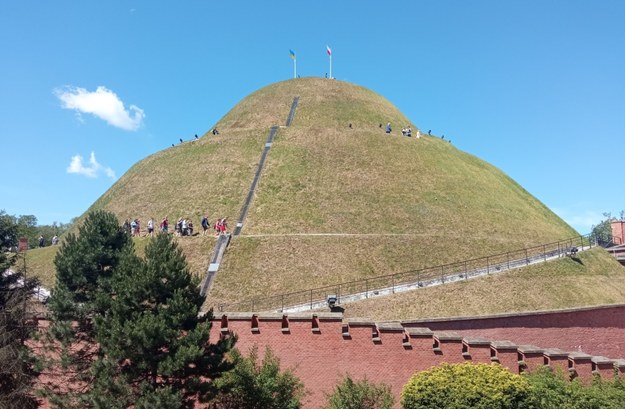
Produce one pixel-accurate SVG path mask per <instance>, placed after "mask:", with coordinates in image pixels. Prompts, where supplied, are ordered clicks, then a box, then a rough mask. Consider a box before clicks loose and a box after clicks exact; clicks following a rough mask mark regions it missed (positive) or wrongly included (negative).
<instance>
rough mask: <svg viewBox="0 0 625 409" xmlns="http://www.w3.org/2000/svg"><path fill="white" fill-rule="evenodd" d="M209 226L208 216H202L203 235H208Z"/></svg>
mask: <svg viewBox="0 0 625 409" xmlns="http://www.w3.org/2000/svg"><path fill="white" fill-rule="evenodd" d="M209 227H210V224H209V223H208V217H207V216H206V215H204V217H202V236H206V231H207V230H208V228H209Z"/></svg>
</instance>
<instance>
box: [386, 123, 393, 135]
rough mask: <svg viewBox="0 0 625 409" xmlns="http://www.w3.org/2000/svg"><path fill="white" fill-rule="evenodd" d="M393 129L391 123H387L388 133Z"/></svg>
mask: <svg viewBox="0 0 625 409" xmlns="http://www.w3.org/2000/svg"><path fill="white" fill-rule="evenodd" d="M391 131H392V129H391V123H390V122H389V123H387V124H386V133H391Z"/></svg>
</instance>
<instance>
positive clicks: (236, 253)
mask: <svg viewBox="0 0 625 409" xmlns="http://www.w3.org/2000/svg"><path fill="white" fill-rule="evenodd" d="M294 96H300V103H299V106H298V109H297V112H296V114H295V119H294V122H293V124H292V126H291V127H289V128H281V129H280V130H279V132H278V135H277V137H276V140H275V142H274V144H273V146H272V148H271V152H270V154H269V157H268V160H267V163H266V168H265V172H264V173H263V175H262V178H261V180H260V184H259V186H258V190H257V194H256V197H255V198H254V201H253V203H252V206H251V208H250V211H249V214H248V219H247V220H246V224H245V227H244V229H243V232H242V236H241V237H240V238H237V239H235V240H233V242H232V244H231V246H230V248H229V250H228V252H227V253H226V256H225V259H224V261H223V263H222V265H221V268H220V271H219V274H218V276H217V279H216V281H215V284H214V287H213V290H212V291H211V293H210V298H211V300H210V302H215V303H216V302H234V301H237V300H242V299H247V298H250V297H252V296H257V295H260V294H264V295H269V294H275V293H281V292H287V291H295V290H302V289H307V288H310V287H314V286H320V285H325V284H333V283H336V282H344V281H351V280H354V279H357V278H360V277H371V276H376V275H382V274H388V273H392V272H399V271H404V270H408V269H418V268H423V267H426V266H432V265H438V264H442V263H448V262H454V261H460V260H464V259H468V258H476V257H480V256H486V255H490V254H494V253H501V252H505V251H508V250H512V249H515V250H516V249H519V248H522V247H526V246H531V245H535V244H537V243H542V242H550V241H555V240H558V239H563V238H567V237H570V236H573V235H575V232H574V231H573V230H572V229H571V228H570V227H569V226H568V225H566V224H565V223H564V222H563V221H562V220H561V219H559V218H558V217H557V216H556V215H555V214H553V213H552V212H551V211H550V210H549V209H547V208H546V207H545V206H544V205H543V204H542V203H540V202H539V201H538V200H536V199H535V198H534V197H532V196H531V195H530V194H529V193H527V192H526V191H525V190H524V189H523V188H522V187H521V186H519V185H518V184H517V183H516V182H514V181H513V180H512V179H510V178H509V177H508V176H506V175H505V174H504V173H502V172H501V171H500V170H498V169H497V168H495V167H493V166H491V165H489V164H487V163H485V162H484V161H482V160H480V159H478V158H476V157H474V156H472V155H469V154H467V153H464V152H462V151H460V150H458V149H456V148H455V147H454V146H453V145H452V144H450V143H448V142H447V141H444V140H441V139H440V138H437V137H430V136H424V137H422V138H421V139H419V140H417V139H416V138H415V137H413V138H406V137H402V136H401V132H400V131H399V130H400V129H401V128H402V127H403V126H408V125H411V126H412V129H413V135H414V134H416V132H417V129H418V126H417V125H415V123H412V122H411V121H409V119H408V118H406V117H405V116H404V115H403V114H402V113H401V112H400V111H399V110H397V109H396V108H395V107H394V106H393V105H392V104H391V103H390V102H389V101H387V100H385V99H384V98H382V97H381V96H379V95H377V94H376V93H374V92H373V91H370V90H367V89H365V88H362V87H359V86H355V85H352V84H348V83H345V82H341V81H335V80H326V79H320V78H302V79H295V80H289V81H284V82H280V83H276V84H273V85H270V86H268V87H265V88H263V89H261V90H259V91H257V92H255V93H253V94H251V95H250V96H248V97H247V98H245V99H244V100H243V101H241V102H240V103H239V104H238V105H237V106H235V107H234V108H233V109H232V110H231V111H230V112H229V113H228V114H226V115H225V116H224V117H223V118H222V119H221V120H220V121H219V122H218V123H217V125H216V126H217V128H218V129H219V130H220V132H221V133H220V135H218V136H213V135H212V134H206V135H204V136H203V137H202V138H200V139H199V140H197V141H192V142H187V143H184V144H180V145H177V146H175V147H172V148H169V149H166V150H164V151H161V152H158V153H156V154H154V155H151V156H149V157H147V158H145V159H144V160H142V161H140V162H138V163H137V164H136V165H135V166H133V167H132V168H131V169H130V170H129V171H128V172H127V173H126V174H125V175H124V176H123V177H122V178H120V180H119V181H118V182H117V183H115V184H114V185H113V186H112V187H111V188H110V189H109V190H108V191H107V192H106V193H105V194H104V195H103V196H102V197H101V198H100V199H98V200H97V201H96V202H95V203H94V204H93V206H92V207H91V208H90V209H89V210H94V209H107V210H110V211H113V212H114V213H115V214H116V215H117V216H118V218H119V219H120V220H124V219H125V218H136V217H138V218H140V219H141V220H142V223H143V226H145V223H146V221H147V219H148V218H150V217H153V218H154V219H155V220H156V221H157V223H158V222H159V221H160V219H161V218H162V217H164V216H169V219H170V221H171V222H172V223H173V222H174V220H175V219H177V218H178V217H191V218H192V220H193V221H194V222H195V225H196V227H198V228H199V220H200V217H201V215H202V214H203V213H208V215H209V217H210V219H211V221H214V219H215V218H217V217H229V218H230V225H231V226H232V227H233V226H234V224H235V222H236V219H237V217H238V214H239V211H240V208H241V205H242V203H243V201H244V199H245V196H246V194H247V190H248V189H249V186H250V184H251V182H252V179H253V176H254V173H255V171H256V166H257V164H258V161H259V159H260V155H261V152H262V149H263V147H264V143H265V139H266V137H267V134H268V132H269V128H270V126H273V125H283V124H284V123H285V122H286V118H287V116H288V113H289V109H290V106H291V102H292V100H293V97H294ZM387 122H391V123H392V124H393V127H394V129H395V130H394V131H393V133H392V134H391V135H387V134H386V133H385V132H384V128H383V127H382V128H380V126H379V125H380V124H383V125H384V124H386V123H387ZM349 124H352V127H351V128H350V127H349V126H348V125H349ZM320 234H322V235H320ZM323 234H326V235H323ZM335 234H343V236H339V235H335ZM141 240H143V239H138V241H137V245H138V246H139V245H140V241H141ZM180 243H181V245H183V248H184V250H185V253H186V255H187V258H188V260H189V262H190V263H191V265H192V270H193V271H195V272H198V274H203V273H204V272H205V270H206V266H207V264H208V259H209V257H210V256H211V253H212V246H213V243H214V238H212V237H194V238H182V239H181V240H180Z"/></svg>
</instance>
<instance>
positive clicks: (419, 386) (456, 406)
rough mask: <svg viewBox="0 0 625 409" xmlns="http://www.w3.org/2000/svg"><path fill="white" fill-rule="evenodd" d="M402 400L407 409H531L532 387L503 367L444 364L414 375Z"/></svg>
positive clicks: (405, 389) (406, 387) (494, 365)
mask: <svg viewBox="0 0 625 409" xmlns="http://www.w3.org/2000/svg"><path fill="white" fill-rule="evenodd" d="M401 396H402V397H401V404H402V406H403V407H404V408H405V409H419V408H446V409H513V408H528V407H530V406H528V399H529V396H530V383H529V381H528V380H527V379H525V378H524V377H522V376H521V375H515V374H513V373H511V372H510V371H508V370H507V369H505V368H504V367H502V366H501V365H499V364H490V365H487V364H473V363H463V364H442V365H441V366H438V367H435V368H432V369H430V370H427V371H423V372H419V373H417V374H415V375H413V376H412V378H411V379H410V381H408V383H407V384H406V385H405V386H404V389H403V391H402V395H401Z"/></svg>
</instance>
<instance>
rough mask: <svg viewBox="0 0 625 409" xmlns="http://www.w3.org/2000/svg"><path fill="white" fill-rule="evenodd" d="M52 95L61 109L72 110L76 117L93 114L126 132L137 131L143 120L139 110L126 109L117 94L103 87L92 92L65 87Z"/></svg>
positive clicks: (132, 107)
mask: <svg viewBox="0 0 625 409" xmlns="http://www.w3.org/2000/svg"><path fill="white" fill-rule="evenodd" d="M54 94H55V95H56V96H57V98H59V99H60V100H61V102H62V106H63V108H65V109H73V110H75V111H76V112H77V114H78V115H80V113H87V114H93V115H95V116H97V117H98V118H100V119H103V120H105V121H106V122H108V123H109V124H110V125H113V126H116V127H118V128H121V129H125V130H127V131H136V130H137V129H139V127H140V126H141V124H142V122H143V118H145V114H144V113H143V110H142V109H141V108H139V107H138V106H136V105H130V106H129V107H128V109H126V107H125V106H124V102H123V101H122V100H121V99H119V97H118V96H117V94H115V93H114V92H113V91H111V90H109V89H107V88H106V87H103V86H100V87H98V88H97V89H96V90H95V91H93V92H89V91H87V90H86V89H84V88H78V87H67V88H64V89H55V90H54ZM79 118H80V116H79Z"/></svg>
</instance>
